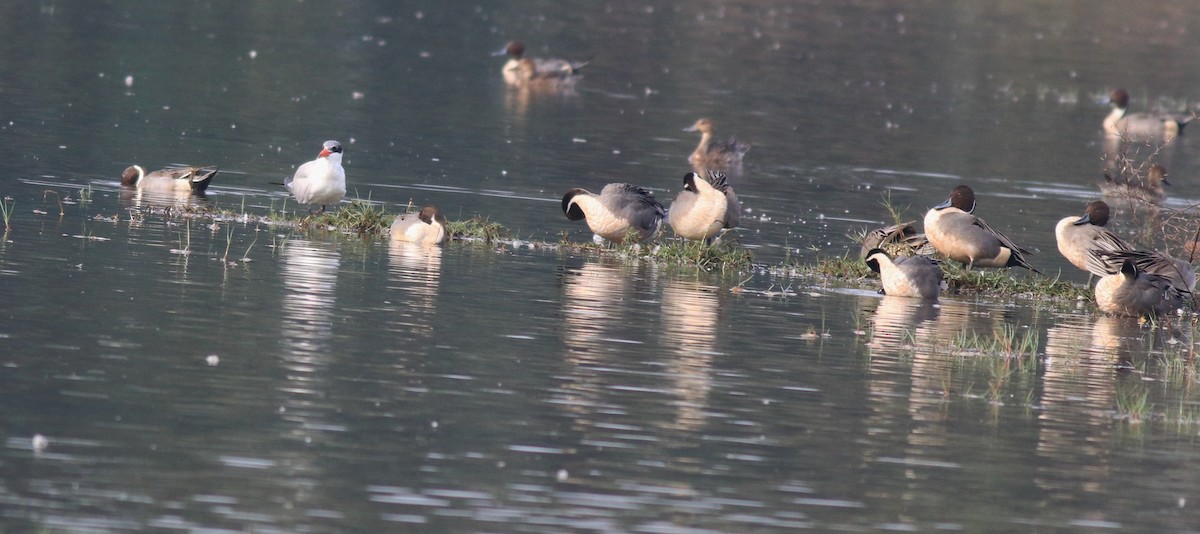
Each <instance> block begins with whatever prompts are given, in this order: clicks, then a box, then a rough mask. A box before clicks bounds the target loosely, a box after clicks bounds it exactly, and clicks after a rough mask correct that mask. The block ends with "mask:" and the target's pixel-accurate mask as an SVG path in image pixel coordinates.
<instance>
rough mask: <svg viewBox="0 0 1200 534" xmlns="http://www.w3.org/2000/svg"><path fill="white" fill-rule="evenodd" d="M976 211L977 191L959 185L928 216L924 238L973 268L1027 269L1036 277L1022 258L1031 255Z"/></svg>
mask: <svg viewBox="0 0 1200 534" xmlns="http://www.w3.org/2000/svg"><path fill="white" fill-rule="evenodd" d="M973 211H975V191H973V190H971V188H970V187H969V186H966V185H960V186H958V187H955V188H954V190H952V191H951V192H950V198H947V199H946V201H945V202H942V203H941V204H938V205H937V206H934V207H933V209H930V210H929V212H928V213H926V214H925V237H927V238H928V239H929V244H931V245H933V248H935V249H937V251H938V252H941V253H942V254H943V255H945V256H946V257H947V258H950V259H952V260H954V261H957V262H959V263H962V264H963V265H966V266H967V268H968V269H970V268H972V267H976V266H978V267H1024V268H1026V269H1029V270H1030V271H1033V272H1035V273H1038V274H1041V273H1040V272H1039V271H1038V270H1037V269H1034V268H1033V266H1032V265H1030V264H1029V262H1027V261H1025V257H1024V256H1023V255H1022V254H1029V253H1030V252H1029V251H1028V250H1025V249H1023V248H1021V247H1019V246H1017V245H1016V244H1015V243H1013V242H1012V240H1011V239H1009V238H1008V237H1006V236H1005V235H1004V234H1002V233H1000V232H999V231H998V230H996V229H995V228H992V227H991V225H989V224H988V223H987V222H985V221H984V220H983V219H980V218H978V217H976V216H974V215H972V214H971V212H973Z"/></svg>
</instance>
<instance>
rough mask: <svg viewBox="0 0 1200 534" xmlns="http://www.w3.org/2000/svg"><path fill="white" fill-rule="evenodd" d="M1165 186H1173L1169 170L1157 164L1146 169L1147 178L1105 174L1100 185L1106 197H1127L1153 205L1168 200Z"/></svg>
mask: <svg viewBox="0 0 1200 534" xmlns="http://www.w3.org/2000/svg"><path fill="white" fill-rule="evenodd" d="M1164 185H1171V182H1169V181H1167V168H1166V167H1164V166H1162V165H1161V164H1159V163H1155V164H1154V165H1151V166H1150V168H1149V169H1146V175H1145V176H1133V177H1127V176H1125V175H1123V174H1119V175H1117V176H1115V177H1114V176H1113V175H1111V174H1105V175H1104V182H1102V183H1101V184H1100V192H1101V193H1104V196H1106V197H1125V198H1130V199H1133V200H1140V201H1143V202H1149V203H1151V204H1162V203H1163V201H1165V200H1166V199H1167V192H1166V191H1165V190H1163V186H1164Z"/></svg>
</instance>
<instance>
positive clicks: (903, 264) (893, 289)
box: [866, 248, 946, 299]
mask: <svg viewBox="0 0 1200 534" xmlns="http://www.w3.org/2000/svg"><path fill="white" fill-rule="evenodd" d="M866 262H867V266H868V267H870V268H871V270H872V271H875V272H877V273H879V280H880V281H881V282H883V294H885V295H893V296H897V297H914V298H919V299H936V298H937V297H938V293H939V292H941V290H943V289H946V280H945V278H944V276H943V275H942V268H941V266H940V265H938V262H937V261H936V260H934V259H933V258H930V257H928V256H897V257H896V259H892V258H891V256H888V253H887V252H884V251H883V249H878V248H876V249H872V250H870V251H868V252H867V258H866Z"/></svg>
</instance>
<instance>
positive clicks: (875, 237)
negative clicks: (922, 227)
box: [858, 221, 934, 260]
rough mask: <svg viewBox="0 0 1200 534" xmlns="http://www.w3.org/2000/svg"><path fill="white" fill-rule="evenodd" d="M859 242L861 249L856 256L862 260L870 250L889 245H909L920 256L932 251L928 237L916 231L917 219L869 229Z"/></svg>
mask: <svg viewBox="0 0 1200 534" xmlns="http://www.w3.org/2000/svg"><path fill="white" fill-rule="evenodd" d="M859 244H861V245H862V250H861V251H860V252H859V254H858V257H859V259H863V260H865V259H867V254H868V253H869V252H871V250H873V249H877V248H887V247H889V246H891V245H903V246H906V247H909V248H911V249H913V250H914V251H915V252H916V253H917V254H919V255H922V256H928V255H929V254H933V252H934V250H933V247H931V246H929V239H927V238H926V237H925V234H922V233H918V232H917V221H907V222H902V223H897V224H892V225H889V226H883V227H879V228H876V229H874V230H870V231H868V232H867V233H866V234H864V235H863V236H862V239H861V240H860V241H859Z"/></svg>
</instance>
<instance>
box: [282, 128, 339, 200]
mask: <svg viewBox="0 0 1200 534" xmlns="http://www.w3.org/2000/svg"><path fill="white" fill-rule="evenodd" d="M283 186H284V187H286V188H287V190H288V191H290V192H291V193H292V196H294V197H296V201H297V202H299V203H301V204H305V205H309V206H310V207H309V213H310V214H311V213H312V207H311V206H312V205H320V206H321V211H319V212H318V213H324V212H325V205H326V204H336V203H338V202H340V201H341V200H342V197H344V196H346V170H345V169H343V168H342V144H341V143H339V142H337V141H333V140H330V141H325V143H324V144H323V145H322V146H321V153H320V154H318V155H317V159H314V160H312V161H309V162H307V163H305V164H303V165H301V166H300V167H299V168H297V169H296V174H294V175H292V177H291V178H288V179H287V180H284V181H283Z"/></svg>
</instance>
